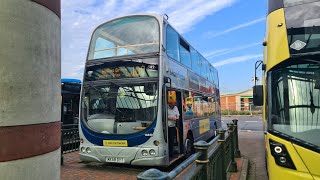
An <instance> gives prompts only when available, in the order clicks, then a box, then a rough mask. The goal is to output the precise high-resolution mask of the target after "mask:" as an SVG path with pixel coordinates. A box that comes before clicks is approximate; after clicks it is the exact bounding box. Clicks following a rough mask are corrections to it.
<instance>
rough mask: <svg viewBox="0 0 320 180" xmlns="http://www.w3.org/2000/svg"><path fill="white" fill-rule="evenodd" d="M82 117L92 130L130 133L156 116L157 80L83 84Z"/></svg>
mask: <svg viewBox="0 0 320 180" xmlns="http://www.w3.org/2000/svg"><path fill="white" fill-rule="evenodd" d="M83 92H84V93H83V97H82V103H81V105H82V107H81V108H82V117H83V118H82V119H83V120H84V122H85V123H86V125H87V126H88V127H89V128H90V129H92V130H93V131H95V132H99V133H104V134H132V133H136V132H140V131H143V130H145V129H146V128H148V127H149V126H150V125H151V124H152V122H153V121H155V119H156V117H157V102H158V83H157V82H143V83H141V82H136V83H135V82H127V83H124V82H121V84H120V83H114V82H111V81H110V82H109V83H105V84H104V85H98V84H94V83H91V82H87V83H85V84H84V87H83Z"/></svg>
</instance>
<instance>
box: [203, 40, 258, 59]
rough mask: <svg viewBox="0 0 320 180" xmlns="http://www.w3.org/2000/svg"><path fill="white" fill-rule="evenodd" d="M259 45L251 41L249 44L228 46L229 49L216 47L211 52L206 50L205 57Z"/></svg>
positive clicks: (208, 57)
mask: <svg viewBox="0 0 320 180" xmlns="http://www.w3.org/2000/svg"><path fill="white" fill-rule="evenodd" d="M258 45H261V43H251V44H246V45H239V46H237V47H234V48H230V49H218V50H214V51H211V52H208V53H206V54H205V57H206V58H207V59H210V58H213V57H217V56H222V55H225V54H230V53H233V52H236V51H240V50H244V49H248V48H251V47H254V46H258Z"/></svg>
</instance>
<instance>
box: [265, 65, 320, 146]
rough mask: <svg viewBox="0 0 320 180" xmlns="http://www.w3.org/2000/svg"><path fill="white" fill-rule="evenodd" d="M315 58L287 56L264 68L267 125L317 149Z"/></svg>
mask: <svg viewBox="0 0 320 180" xmlns="http://www.w3.org/2000/svg"><path fill="white" fill-rule="evenodd" d="M318 60H319V59H318ZM318 60H311V59H307V60H299V59H289V60H287V63H286V64H282V65H280V66H281V67H279V68H276V69H274V70H272V71H270V72H268V77H267V80H268V84H270V85H269V86H268V108H269V110H270V111H269V114H268V119H269V123H268V128H269V130H271V131H273V132H276V133H280V134H283V135H284V136H285V137H287V138H291V139H292V140H296V141H295V142H299V143H301V144H304V145H307V146H309V147H310V146H311V147H316V148H317V149H320V138H319V134H320V62H319V61H318Z"/></svg>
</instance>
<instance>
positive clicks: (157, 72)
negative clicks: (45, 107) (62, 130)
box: [79, 14, 221, 166]
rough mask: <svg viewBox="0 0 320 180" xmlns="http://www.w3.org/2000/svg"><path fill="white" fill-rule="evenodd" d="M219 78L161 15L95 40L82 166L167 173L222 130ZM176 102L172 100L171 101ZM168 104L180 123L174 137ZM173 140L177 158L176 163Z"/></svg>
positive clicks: (120, 23) (84, 99) (99, 33)
mask: <svg viewBox="0 0 320 180" xmlns="http://www.w3.org/2000/svg"><path fill="white" fill-rule="evenodd" d="M218 87H219V82H218V73H217V70H216V69H215V68H214V67H213V66H212V65H211V64H210V63H209V62H208V61H207V60H206V59H205V58H204V57H203V56H202V55H201V54H200V53H198V52H197V51H196V50H195V49H194V48H193V47H192V46H191V45H190V44H189V43H187V41H186V40H184V39H183V37H182V36H181V35H179V34H178V33H177V31H176V30H175V29H174V28H173V27H172V26H171V25H170V24H169V23H168V21H167V19H166V18H164V17H162V16H160V15H156V14H139V15H130V16H124V17H119V18H116V19H113V20H110V21H108V22H106V23H104V24H102V25H100V26H98V27H97V28H96V29H95V31H94V32H93V35H92V38H91V42H90V46H89V50H88V55H87V60H86V64H85V70H84V78H83V86H82V93H81V108H80V126H79V129H80V131H79V133H80V138H81V144H80V159H81V160H82V161H84V162H103V163H123V164H131V165H141V166H167V165H169V164H170V163H172V162H173V161H175V160H177V159H178V158H179V157H182V156H184V155H190V154H192V153H193V151H194V147H193V143H194V142H196V141H198V140H208V139H210V138H212V137H213V136H214V135H215V129H216V128H217V127H220V126H221V118H220V103H219V88H218ZM168 95H169V96H168ZM168 98H170V100H171V101H174V103H175V105H176V107H177V109H178V111H179V115H180V116H179V118H178V120H177V122H176V128H175V129H176V133H175V135H170V134H168V113H167V112H168V109H167V108H168ZM169 138H174V143H173V146H174V147H173V148H174V151H175V152H176V153H178V154H179V156H178V157H172V158H170V155H171V154H170V153H169V145H168V143H169V140H171V139H169Z"/></svg>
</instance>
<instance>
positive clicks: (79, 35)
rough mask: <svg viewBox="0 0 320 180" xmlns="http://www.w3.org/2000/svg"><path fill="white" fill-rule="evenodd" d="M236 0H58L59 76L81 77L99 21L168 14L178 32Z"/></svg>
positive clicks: (182, 31) (187, 29)
mask: <svg viewBox="0 0 320 180" xmlns="http://www.w3.org/2000/svg"><path fill="white" fill-rule="evenodd" d="M236 1H237V0H223V1H221V0H210V1H208V0H197V1H190V2H188V3H186V1H185V0H172V1H171V0H170V1H167V0H108V1H104V0H77V1H67V0H64V1H61V3H62V4H61V7H62V9H61V12H62V20H61V24H62V77H72V78H79V79H81V78H82V70H83V66H84V62H85V59H86V54H87V51H88V45H89V41H90V38H91V34H92V32H93V30H94V28H96V27H97V26H98V25H100V24H102V23H104V22H106V21H108V20H110V19H111V18H114V17H117V16H122V15H126V14H134V13H144V12H153V13H158V14H165V13H166V14H168V16H169V22H170V23H171V24H172V25H173V26H174V27H175V29H177V30H178V31H179V32H180V33H184V32H187V31H189V30H190V29H192V27H193V26H194V25H195V24H196V23H198V22H200V21H201V20H203V19H204V18H205V17H207V16H209V15H212V14H214V13H215V12H218V11H220V10H222V9H224V8H226V7H229V6H232V5H233V4H234V3H235V2H236Z"/></svg>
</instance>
